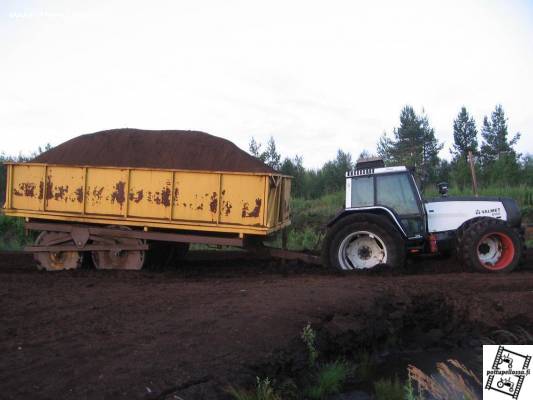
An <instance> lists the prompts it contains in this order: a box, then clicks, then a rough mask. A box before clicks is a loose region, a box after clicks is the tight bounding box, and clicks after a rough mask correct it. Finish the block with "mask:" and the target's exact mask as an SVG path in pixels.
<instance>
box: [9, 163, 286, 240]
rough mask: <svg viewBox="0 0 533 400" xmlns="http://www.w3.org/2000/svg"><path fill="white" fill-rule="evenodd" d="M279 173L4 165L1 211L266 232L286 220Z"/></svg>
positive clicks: (152, 225) (150, 225)
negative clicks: (5, 181) (3, 204)
mask: <svg viewBox="0 0 533 400" xmlns="http://www.w3.org/2000/svg"><path fill="white" fill-rule="evenodd" d="M290 189H291V177H289V176H286V175H282V174H276V173H247V172H224V171H191V170H171V169H155V168H122V167H101V166H98V167H95V166H86V165H80V166H72V165H56V164H41V163H10V164H7V188H6V203H5V206H4V210H3V211H4V213H5V214H6V215H10V216H18V217H25V218H27V219H31V220H50V221H57V222H59V221H60V222H74V223H84V224H101V225H112V226H117V225H118V226H121V225H125V226H133V227H135V226H136V227H143V228H145V230H146V229H150V228H157V229H161V228H162V229H171V230H177V231H201V232H204V233H205V232H213V233H228V234H238V235H239V236H241V237H242V236H244V235H262V236H265V235H268V234H270V233H272V232H275V231H277V230H279V229H281V228H283V227H284V226H287V225H288V224H289V223H290V220H289V212H290V209H289V207H290Z"/></svg>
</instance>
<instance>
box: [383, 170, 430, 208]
mask: <svg viewBox="0 0 533 400" xmlns="http://www.w3.org/2000/svg"><path fill="white" fill-rule="evenodd" d="M376 204H378V205H382V206H387V207H389V208H391V209H392V210H394V211H395V212H396V213H397V214H398V215H409V214H419V213H420V211H419V209H418V204H417V201H416V197H415V194H414V191H413V186H412V185H411V182H410V180H409V177H408V175H407V174H391V175H376Z"/></svg>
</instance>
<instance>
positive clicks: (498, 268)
mask: <svg viewBox="0 0 533 400" xmlns="http://www.w3.org/2000/svg"><path fill="white" fill-rule="evenodd" d="M522 247H523V244H522V240H521V239H520V235H519V233H518V232H517V231H516V229H514V228H511V227H510V226H509V225H508V224H507V223H506V222H505V221H501V220H497V219H493V218H490V219H482V220H479V221H477V222H475V223H473V224H472V225H470V226H469V227H468V228H467V229H466V230H465V231H464V233H463V238H462V240H461V247H460V248H459V256H460V258H461V260H462V262H463V263H464V265H466V266H467V267H470V268H472V269H475V270H478V271H482V272H498V273H505V272H511V271H512V270H513V269H515V268H516V266H517V265H518V264H519V262H520V259H521V257H522V254H523V248H522Z"/></svg>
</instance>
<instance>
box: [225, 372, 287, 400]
mask: <svg viewBox="0 0 533 400" xmlns="http://www.w3.org/2000/svg"><path fill="white" fill-rule="evenodd" d="M227 392H228V394H229V395H230V396H232V397H233V398H234V399H235V400H281V397H280V396H279V395H278V394H277V393H276V391H275V390H274V387H273V385H272V380H271V379H270V378H268V377H267V378H264V379H261V378H259V377H256V388H255V391H248V390H244V389H236V388H234V387H230V388H229V389H228V391H227Z"/></svg>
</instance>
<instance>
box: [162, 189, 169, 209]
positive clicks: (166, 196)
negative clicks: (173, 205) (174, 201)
mask: <svg viewBox="0 0 533 400" xmlns="http://www.w3.org/2000/svg"><path fill="white" fill-rule="evenodd" d="M170 194H171V191H170V188H169V187H168V186H167V187H165V188H163V190H162V191H161V203H163V205H164V206H165V207H170Z"/></svg>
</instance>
